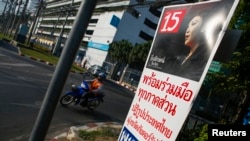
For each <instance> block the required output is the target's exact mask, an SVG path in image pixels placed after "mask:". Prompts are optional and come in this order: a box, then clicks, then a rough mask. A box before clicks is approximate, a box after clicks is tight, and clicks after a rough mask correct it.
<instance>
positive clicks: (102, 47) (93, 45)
mask: <svg viewBox="0 0 250 141" xmlns="http://www.w3.org/2000/svg"><path fill="white" fill-rule="evenodd" d="M88 47H90V48H95V49H99V50H103V51H108V49H109V45H107V44H101V43H96V42H88Z"/></svg>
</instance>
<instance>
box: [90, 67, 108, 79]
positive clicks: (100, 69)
mask: <svg viewBox="0 0 250 141" xmlns="http://www.w3.org/2000/svg"><path fill="white" fill-rule="evenodd" d="M88 72H89V73H91V74H92V75H94V76H97V75H98V74H100V73H104V74H105V76H106V75H107V71H106V69H105V68H104V67H102V66H99V65H92V66H90V67H89V68H88Z"/></svg>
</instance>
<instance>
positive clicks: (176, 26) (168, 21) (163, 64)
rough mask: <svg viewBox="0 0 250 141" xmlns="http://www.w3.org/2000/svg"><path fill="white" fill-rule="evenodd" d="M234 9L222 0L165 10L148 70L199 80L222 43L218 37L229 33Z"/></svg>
mask: <svg viewBox="0 0 250 141" xmlns="http://www.w3.org/2000/svg"><path fill="white" fill-rule="evenodd" d="M222 5H223V7H222ZM231 6H232V3H231V2H225V1H221V2H216V3H213V2H212V3H207V4H205V5H204V4H197V5H192V6H191V7H190V6H187V7H186V6H183V7H179V8H178V9H176V8H175V9H172V8H168V9H165V11H163V13H164V14H163V15H162V16H163V17H162V20H161V21H160V23H159V24H160V25H159V27H158V29H157V34H156V36H155V40H154V42H153V46H152V51H151V53H150V56H149V59H148V62H147V65H146V67H147V68H150V69H154V70H158V71H161V72H165V73H169V74H173V75H176V76H180V77H183V78H187V79H191V80H194V81H199V80H200V77H201V75H202V73H203V71H204V68H205V66H206V65H207V62H208V59H209V57H210V55H211V51H212V50H213V48H214V46H215V45H217V43H218V42H220V40H218V39H219V38H218V37H219V36H220V35H221V34H222V33H223V32H225V31H223V30H222V29H223V25H225V22H226V19H227V16H228V15H227V14H228V12H229V10H230V9H229V8H227V7H231ZM211 9H212V10H211Z"/></svg>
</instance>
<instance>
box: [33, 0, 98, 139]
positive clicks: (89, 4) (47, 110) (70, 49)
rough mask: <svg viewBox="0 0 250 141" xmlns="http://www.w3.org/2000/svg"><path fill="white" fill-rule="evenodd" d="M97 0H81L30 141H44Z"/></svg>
mask: <svg viewBox="0 0 250 141" xmlns="http://www.w3.org/2000/svg"><path fill="white" fill-rule="evenodd" d="M96 2H97V0H82V2H81V6H80V8H79V11H78V13H77V16H76V20H75V21H74V24H73V27H72V29H71V31H70V34H69V38H68V40H67V41H66V44H65V47H64V49H63V51H62V56H61V57H60V58H59V61H58V65H57V66H56V69H55V72H54V75H53V77H52V79H51V81H50V84H49V87H48V90H47V92H46V95H45V97H44V100H43V103H42V106H41V108H40V111H39V113H38V116H37V119H36V122H35V124H34V127H33V130H32V132H31V136H30V138H29V141H44V138H45V135H46V133H47V130H48V127H49V125H50V122H51V119H52V117H53V114H54V111H55V109H56V106H57V103H58V100H59V97H60V94H61V92H62V89H63V87H64V84H65V82H66V80H67V77H68V74H69V72H70V69H71V66H72V64H73V62H74V59H75V56H76V53H77V51H78V48H79V45H80V43H81V41H82V38H83V36H84V33H85V32H86V29H87V27H88V23H89V20H90V18H91V16H92V13H93V11H94V9H95V6H96Z"/></svg>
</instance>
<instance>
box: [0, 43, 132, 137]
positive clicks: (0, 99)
mask: <svg viewBox="0 0 250 141" xmlns="http://www.w3.org/2000/svg"><path fill="white" fill-rule="evenodd" d="M54 69H55V66H50V65H47V64H45V63H43V62H39V61H35V60H32V59H30V58H28V57H25V56H20V55H19V54H18V52H17V48H16V47H13V46H6V44H2V43H0V114H1V116H0V141H27V140H28V139H29V136H30V134H31V131H32V129H33V126H34V123H35V121H36V118H37V115H38V112H39V109H40V107H41V105H42V103H43V98H44V96H45V94H46V91H47V88H48V85H49V83H50V79H51V78H52V77H53V73H54ZM81 80H82V75H81V74H79V73H70V74H69V76H68V78H67V81H66V82H65V85H64V88H63V90H62V91H63V93H64V92H65V91H66V90H69V89H70V86H71V84H72V83H74V84H80V82H81ZM104 91H105V94H106V96H105V97H104V103H101V105H100V107H98V108H97V109H96V110H95V111H89V110H87V109H84V108H82V107H81V106H74V105H71V106H69V107H67V108H65V107H62V106H61V105H60V104H57V108H56V109H55V113H54V115H53V118H52V119H51V123H50V125H49V129H48V131H47V135H46V139H49V138H51V137H53V136H54V135H56V134H58V133H61V132H64V131H67V130H68V129H69V127H70V126H78V125H84V124H86V123H89V122H113V121H114V122H120V123H123V122H124V120H125V118H126V116H127V112H128V110H129V107H130V105H131V102H132V99H133V96H134V93H133V92H131V91H129V90H128V89H126V88H124V87H122V86H120V85H117V84H116V83H114V82H112V81H109V80H107V81H105V90H104ZM63 93H62V95H63Z"/></svg>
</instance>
